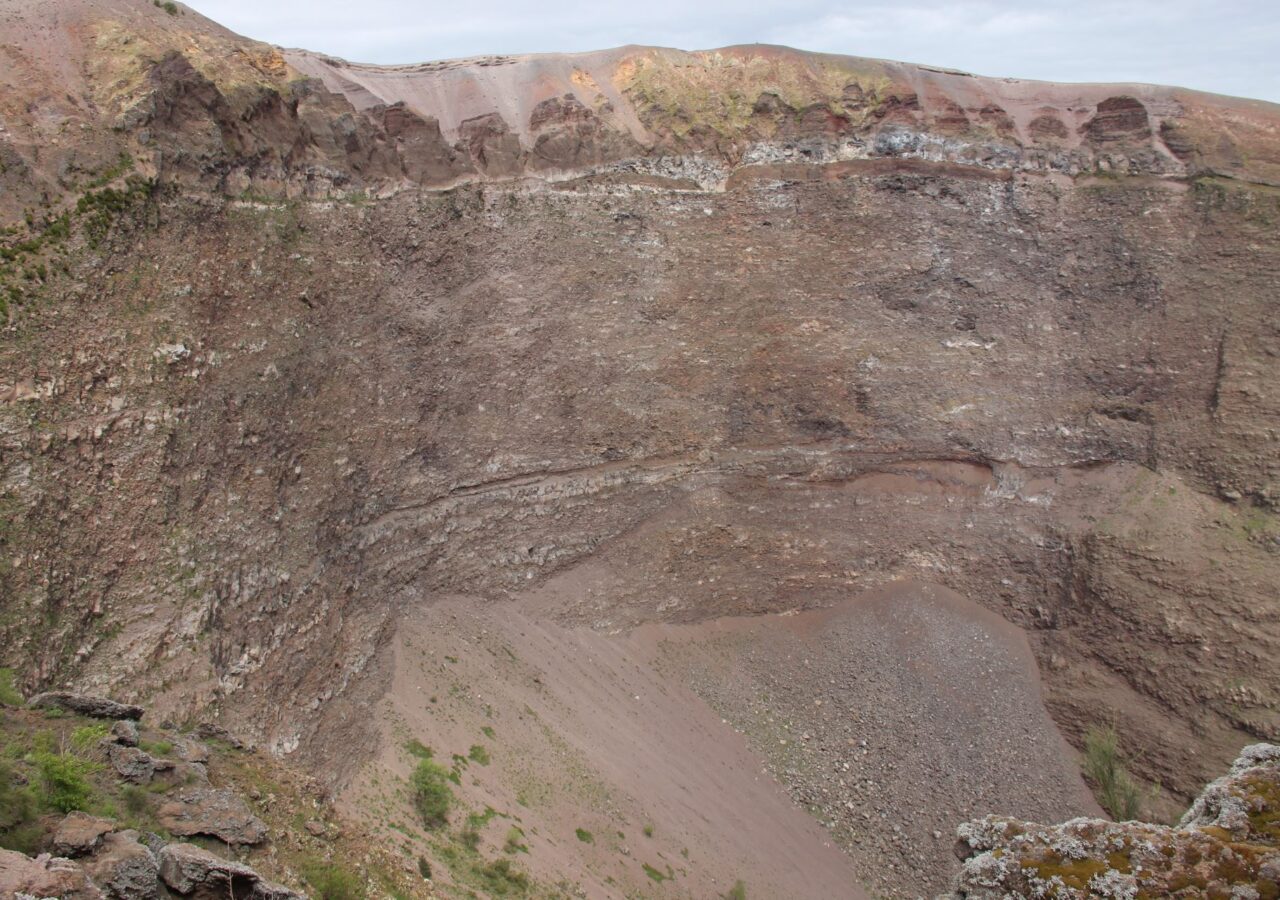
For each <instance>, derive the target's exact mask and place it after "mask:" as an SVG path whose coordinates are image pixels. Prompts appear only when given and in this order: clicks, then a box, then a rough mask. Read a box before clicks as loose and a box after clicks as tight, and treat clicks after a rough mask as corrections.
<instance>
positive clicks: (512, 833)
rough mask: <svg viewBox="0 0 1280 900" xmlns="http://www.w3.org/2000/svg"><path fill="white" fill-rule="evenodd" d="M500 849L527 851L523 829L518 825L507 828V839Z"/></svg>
mask: <svg viewBox="0 0 1280 900" xmlns="http://www.w3.org/2000/svg"><path fill="white" fill-rule="evenodd" d="M502 849H503V850H505V851H507V852H508V853H528V852H529V846H528V845H527V844H525V842H524V829H522V828H521V827H520V826H519V825H512V826H511V827H510V828H508V829H507V839H506V841H505V842H504V843H503V845H502Z"/></svg>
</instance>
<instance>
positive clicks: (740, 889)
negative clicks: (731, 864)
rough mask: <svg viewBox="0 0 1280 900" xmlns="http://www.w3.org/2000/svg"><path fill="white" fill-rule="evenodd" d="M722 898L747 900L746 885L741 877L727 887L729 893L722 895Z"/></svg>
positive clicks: (725, 899)
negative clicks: (731, 885)
mask: <svg viewBox="0 0 1280 900" xmlns="http://www.w3.org/2000/svg"><path fill="white" fill-rule="evenodd" d="M724 900H747V885H746V883H744V882H743V880H742V879H741V878H739V879H738V880H737V881H735V882H734V883H733V887H731V888H729V893H727V894H725V895H724Z"/></svg>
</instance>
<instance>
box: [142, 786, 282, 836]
mask: <svg viewBox="0 0 1280 900" xmlns="http://www.w3.org/2000/svg"><path fill="white" fill-rule="evenodd" d="M156 815H157V817H158V818H159V820H160V823H161V824H162V825H164V827H165V828H168V829H169V830H170V831H171V832H173V833H174V834H176V835H181V836H183V837H187V836H190V835H197V834H202V835H209V836H211V837H216V838H218V839H220V840H223V841H226V842H227V843H228V844H258V843H261V842H262V841H264V840H266V838H267V826H266V825H265V824H264V823H263V821H262V820H261V819H259V818H258V817H257V816H255V815H254V814H253V813H252V812H251V811H250V810H249V806H248V804H247V803H245V801H244V800H243V798H241V797H240V795H239V794H236V793H235V792H234V791H231V790H228V789H225V788H210V787H196V788H186V789H183V790H180V791H178V792H177V794H176V796H174V797H173V798H171V799H167V800H166V801H165V802H164V803H162V804H161V805H160V808H159V810H157V813H156Z"/></svg>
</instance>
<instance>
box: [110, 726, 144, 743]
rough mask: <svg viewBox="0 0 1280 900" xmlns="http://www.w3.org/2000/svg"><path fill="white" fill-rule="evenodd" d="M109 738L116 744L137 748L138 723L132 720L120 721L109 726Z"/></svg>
mask: <svg viewBox="0 0 1280 900" xmlns="http://www.w3.org/2000/svg"><path fill="white" fill-rule="evenodd" d="M111 737H112V739H113V740H114V741H115V742H116V743H117V744H124V745H125V746H126V747H136V746H138V723H137V722H134V721H133V720H132V719H121V720H120V721H118V722H116V723H115V724H114V725H112V726H111Z"/></svg>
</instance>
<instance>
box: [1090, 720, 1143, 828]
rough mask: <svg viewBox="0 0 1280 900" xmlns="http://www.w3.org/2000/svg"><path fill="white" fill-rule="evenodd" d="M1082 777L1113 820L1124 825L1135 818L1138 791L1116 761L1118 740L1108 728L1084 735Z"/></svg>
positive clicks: (1138, 808) (1139, 800)
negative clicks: (1092, 788)
mask: <svg viewBox="0 0 1280 900" xmlns="http://www.w3.org/2000/svg"><path fill="white" fill-rule="evenodd" d="M1084 774H1085V777H1086V778H1088V779H1089V781H1090V782H1091V783H1092V784H1093V785H1094V788H1095V790H1096V791H1097V795H1098V802H1099V803H1101V804H1102V806H1103V808H1104V809H1106V811H1107V812H1108V813H1110V814H1111V817H1112V818H1113V819H1115V820H1116V821H1117V822H1127V821H1129V820H1131V819H1136V818H1137V817H1138V814H1139V812H1140V811H1141V807H1142V791H1141V789H1140V788H1139V787H1138V785H1137V783H1136V782H1135V781H1134V780H1133V778H1132V777H1131V776H1130V775H1129V772H1128V771H1127V770H1126V769H1125V767H1124V763H1123V762H1122V761H1121V759H1120V738H1119V736H1118V735H1117V734H1116V730H1115V728H1113V727H1112V726H1110V725H1106V726H1103V725H1093V726H1091V727H1090V728H1089V730H1088V731H1086V732H1085V736H1084Z"/></svg>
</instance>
